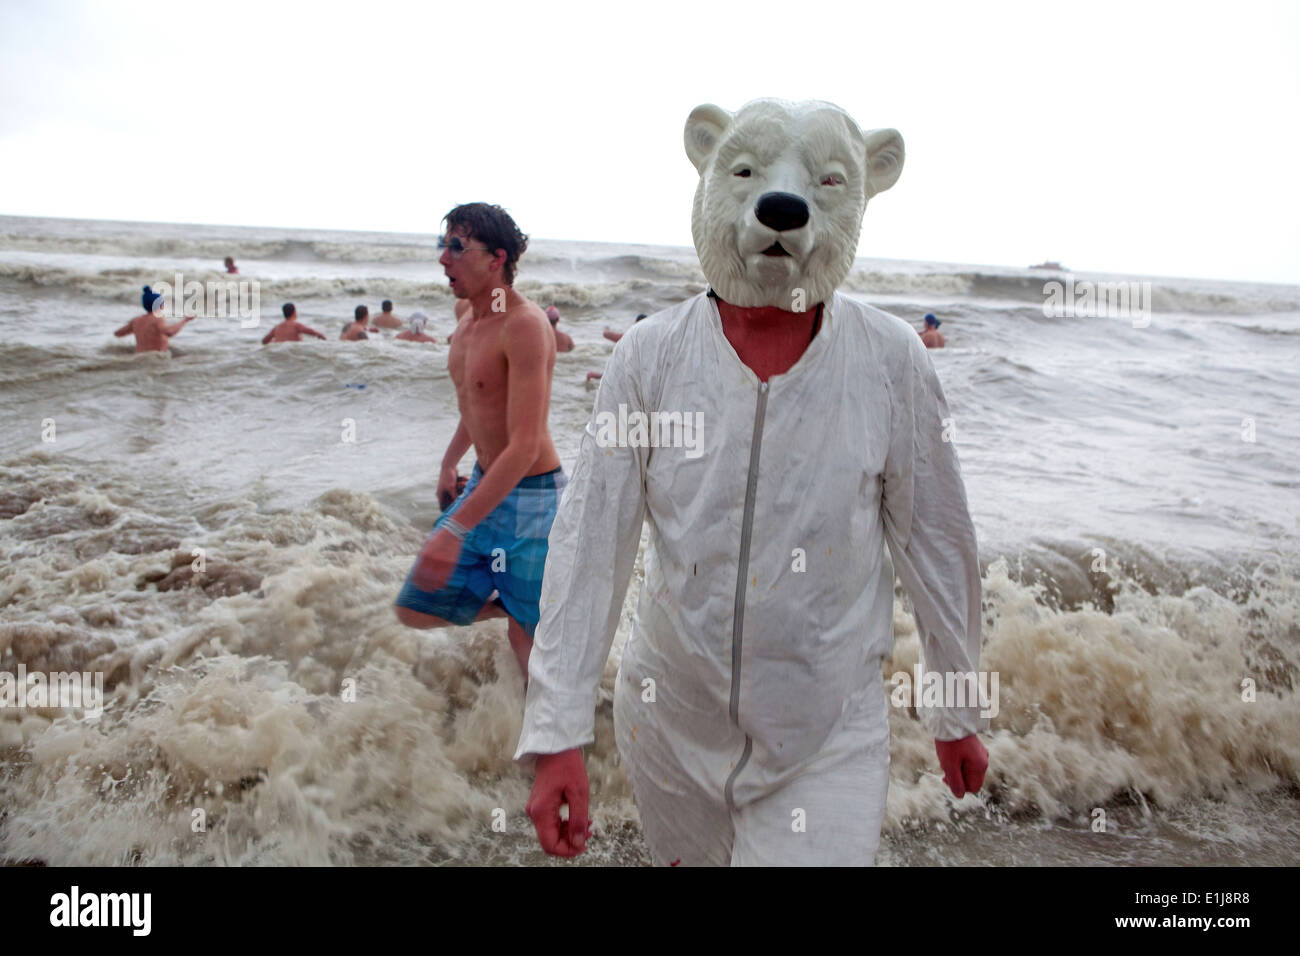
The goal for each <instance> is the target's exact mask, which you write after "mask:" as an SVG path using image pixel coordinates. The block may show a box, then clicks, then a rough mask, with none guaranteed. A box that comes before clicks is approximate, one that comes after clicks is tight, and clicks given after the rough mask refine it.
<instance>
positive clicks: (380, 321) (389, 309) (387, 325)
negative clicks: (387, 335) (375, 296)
mask: <svg viewBox="0 0 1300 956" xmlns="http://www.w3.org/2000/svg"><path fill="white" fill-rule="evenodd" d="M380 309H382V310H383V311H381V312H380V313H379V314H378V315H377V316H375V317H374V318H373V319H371V320H370V327H371V328H372V329H400V328H401V327H402V320H401V319H399V318H398V317H397V316H395V315H393V303H392V301H391V300H389V299H385V300H384V301H383V304H382V305H381V306H380Z"/></svg>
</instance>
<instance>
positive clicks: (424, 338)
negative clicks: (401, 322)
mask: <svg viewBox="0 0 1300 956" xmlns="http://www.w3.org/2000/svg"><path fill="white" fill-rule="evenodd" d="M410 321H411V327H410V328H409V329H403V330H402V331H401V332H398V333H397V334H396V335H395V336H393V338H395V339H401V340H402V341H403V342H437V341H438V340H437V339H435V338H434V337H433V336H432V335H425V334H424V327H425V326H426V325H428V324H429V317H428V316H427V315H425V314H424V313H423V312H412V313H411V320H410Z"/></svg>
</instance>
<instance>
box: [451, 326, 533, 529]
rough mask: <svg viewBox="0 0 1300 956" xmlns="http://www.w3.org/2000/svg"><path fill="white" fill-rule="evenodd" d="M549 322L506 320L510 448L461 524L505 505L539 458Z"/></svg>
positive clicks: (465, 507) (464, 510)
mask: <svg viewBox="0 0 1300 956" xmlns="http://www.w3.org/2000/svg"><path fill="white" fill-rule="evenodd" d="M544 321H545V320H544V319H541V320H539V319H538V317H537V316H535V315H533V314H530V313H529V312H523V313H521V314H519V315H516V316H513V317H511V318H510V319H508V320H507V321H506V326H505V333H504V334H505V335H506V363H507V365H508V367H509V368H508V372H507V377H506V388H507V390H508V394H509V404H508V405H507V408H506V430H507V432H508V435H509V437H508V439H507V442H506V447H505V449H504V450H503V451H502V452H501V454H500V455H498V456H497V458H496V460H495V461H493V462H492V467H491V468H490V469H488V472H487V474H485V475H484V476H483V477H482V478H480V479H479V483H478V486H477V487H476V488H475V489H474V492H473V494H471V495H470V496H469V497H468V498H466V499H465V503H464V504H462V505H461V506H460V509H459V510H458V511H457V512H456V520H457V521H458V522H459V523H460V524H461V525H463V526H464V527H466V528H472V527H474V525H476V524H478V523H479V522H480V521H482V520H483V518H485V517H486V516H487V515H488V514H489V513H490V512H491V511H492V509H494V508H495V507H496V506H497V505H499V504H501V502H502V501H504V500H505V497H506V495H508V494H510V492H511V490H513V489H514V487H515V485H517V484H519V480H520V479H521V478H523V477H524V475H525V474H526V473H527V472H528V469H529V467H530V466H531V465H532V464H533V462H535V461H536V460H537V453H538V451H539V450H540V449H541V444H542V435H543V434H544V433H545V430H546V411H547V406H548V399H549V395H548V394H547V379H548V373H549V372H550V370H551V367H552V366H553V365H554V362H555V357H554V354H553V353H552V352H551V348H550V342H549V341H548V339H549V336H548V335H547V334H546V332H547V330H546V327H545V325H544V324H543V323H544Z"/></svg>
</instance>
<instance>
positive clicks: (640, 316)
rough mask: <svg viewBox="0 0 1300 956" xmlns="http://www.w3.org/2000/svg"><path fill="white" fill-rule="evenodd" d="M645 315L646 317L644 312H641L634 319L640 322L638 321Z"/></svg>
mask: <svg viewBox="0 0 1300 956" xmlns="http://www.w3.org/2000/svg"><path fill="white" fill-rule="evenodd" d="M645 317H646V314H645V313H644V312H642V313H641V314H640V315H638V316H637V317H636V321H637V322H640V321H641V320H642V319H644V318H645Z"/></svg>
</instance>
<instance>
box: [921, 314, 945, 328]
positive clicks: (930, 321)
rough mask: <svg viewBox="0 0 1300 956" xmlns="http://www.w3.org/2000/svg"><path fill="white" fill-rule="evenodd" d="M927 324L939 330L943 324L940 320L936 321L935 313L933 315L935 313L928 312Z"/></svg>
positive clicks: (926, 315)
mask: <svg viewBox="0 0 1300 956" xmlns="http://www.w3.org/2000/svg"><path fill="white" fill-rule="evenodd" d="M925 324H926V325H933V326H934V327H935V328H936V329H937V328H938V327H939V326H940V325H942V324H943V323H942V322H940V321H939V320H938V319H936V318H935V317H934V313H933V312H927V313H925Z"/></svg>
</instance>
